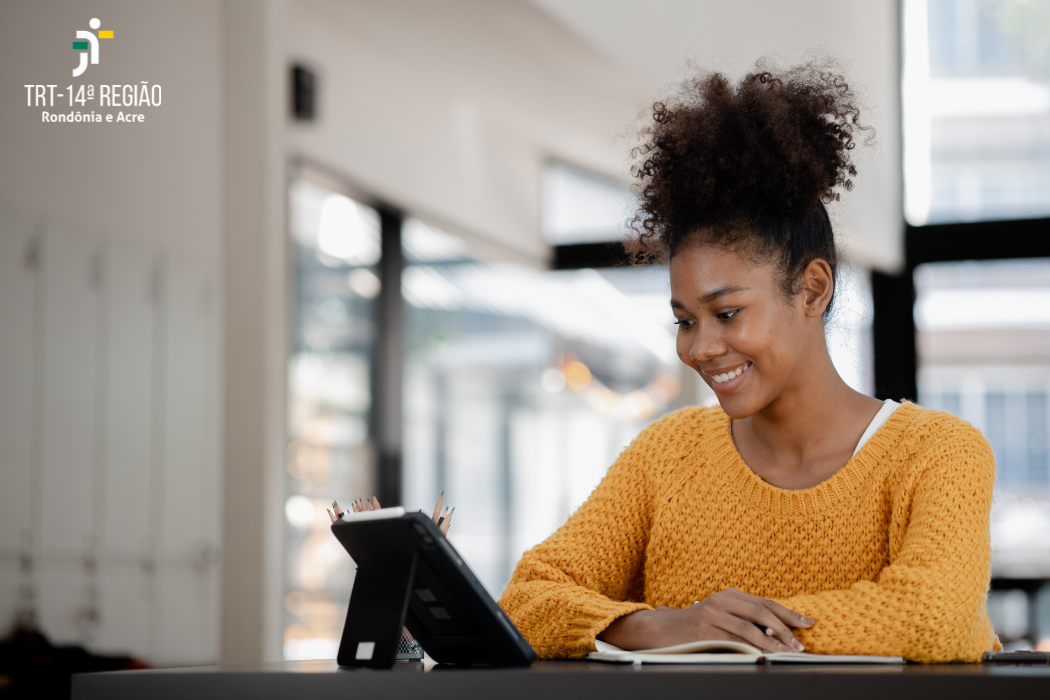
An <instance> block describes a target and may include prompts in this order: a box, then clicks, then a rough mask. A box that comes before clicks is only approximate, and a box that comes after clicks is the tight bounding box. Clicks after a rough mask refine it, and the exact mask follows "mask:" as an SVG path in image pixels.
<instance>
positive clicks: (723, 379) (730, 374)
mask: <svg viewBox="0 0 1050 700" xmlns="http://www.w3.org/2000/svg"><path fill="white" fill-rule="evenodd" d="M749 369H751V363H750V362H745V363H743V364H741V365H736V366H735V367H720V368H717V369H716V368H711V369H704V368H701V369H700V371H701V372H703V373H704V374H705V375H707V376H708V377H710V378H711V381H713V382H714V383H715V386H714V389H715V391H719V392H724V391H732V390H733V389H735V388H737V387H738V386H740V383H741V382H743V381H744V379H743V375H744V373H745V372H747V371H748V370H749Z"/></svg>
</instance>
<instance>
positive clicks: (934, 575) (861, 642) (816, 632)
mask: <svg viewBox="0 0 1050 700" xmlns="http://www.w3.org/2000/svg"><path fill="white" fill-rule="evenodd" d="M940 415H942V416H943V415H944V414H940ZM938 423H939V424H936V425H934V426H931V427H930V429H929V431H928V432H927V434H926V436H925V438H924V439H923V440H922V444H921V445H918V444H912V445H911V446H905V448H906V449H910V450H913V451H914V454H913V455H912V456H911V458H910V459H906V460H905V462H906V465H907V466H905V467H902V468H903V469H905V470H906V471H909V472H911V473H910V474H908V475H906V476H905V478H904V479H903V487H902V488H901V490H900V492H899V493H898V494H896V496H895V502H894V504H893V516H892V521H893V522H891V523H890V558H889V561H888V563H887V565H886V566H885V567H884V568H883V569H882V570H881V571H880V572H879V574H878V575H877V576H876V577H875V579H874V580H872V581H858V582H857V583H854V584H853V585H852V586H850V587H849V588H848V589H845V590H835V591H825V592H821V593H816V594H810V595H798V596H795V597H792V598H788V599H785V600H780V601H778V602H780V603H782V604H783V605H785V606H786V607H788V608H790V609H792V610H795V611H797V612H799V613H802V614H803V615H807V616H809V617H811V618H813V619H814V620H816V624H815V625H814V626H813V627H812V628H811V629H809V630H801V631H800V632H799V639H800V640H801V641H802V643H803V644H805V645H806V649H807V651H812V652H816V653H820V654H879V655H885V656H903V657H904V658H906V659H908V660H910V661H919V662H926V663H929V662H946V661H980V659H981V654H982V653H983V652H985V651H989V650H991V649H996V648H1000V647H999V643H998V639H997V638H996V637H995V634H994V633H992V632H991V631H990V630H991V626H990V625H989V623H988V617H987V612H986V608H985V598H986V595H987V592H988V581H989V576H990V572H991V549H990V538H989V531H988V519H989V512H990V509H991V500H992V486H993V485H994V482H995V460H994V457H993V456H992V451H991V448H990V447H989V446H988V443H987V442H986V441H985V439H984V438H983V437H982V436H981V434H980V433H979V432H978V431H977V430H975V429H974V428H972V427H971V426H970V425H969V424H966V423H963V422H962V421H958V420H957V419H949V418H947V417H945V418H942V419H941V420H940V421H938Z"/></svg>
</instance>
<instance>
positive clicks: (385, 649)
mask: <svg viewBox="0 0 1050 700" xmlns="http://www.w3.org/2000/svg"><path fill="white" fill-rule="evenodd" d="M416 556H417V555H416V553H415V552H414V551H411V550H410V551H400V552H399V551H393V552H381V553H369V554H367V555H363V556H362V557H361V559H360V561H358V562H357V576H356V577H355V578H354V588H353V591H351V593H350V607H349V608H348V609H347V611H346V623H345V624H344V625H343V637H342V640H341V641H340V642H339V654H338V656H337V657H336V659H337V661H338V662H339V665H340V666H367V667H370V668H390V667H391V666H393V665H394V661H395V660H396V656H397V651H398V644H399V643H400V641H401V628H402V627H403V626H404V624H405V612H406V610H407V608H408V596H409V594H410V593H411V592H412V590H411V589H412V579H413V578H414V577H415V572H416Z"/></svg>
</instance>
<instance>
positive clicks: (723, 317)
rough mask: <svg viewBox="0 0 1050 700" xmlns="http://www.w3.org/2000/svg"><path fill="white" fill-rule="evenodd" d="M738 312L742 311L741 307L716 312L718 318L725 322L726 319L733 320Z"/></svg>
mask: <svg viewBox="0 0 1050 700" xmlns="http://www.w3.org/2000/svg"><path fill="white" fill-rule="evenodd" d="M738 313H740V309H733V310H732V311H723V312H722V313H720V314H715V318H717V319H718V320H719V321H722V322H723V323H724V322H726V321H731V320H733V318H734V317H735V316H736V315H737V314H738Z"/></svg>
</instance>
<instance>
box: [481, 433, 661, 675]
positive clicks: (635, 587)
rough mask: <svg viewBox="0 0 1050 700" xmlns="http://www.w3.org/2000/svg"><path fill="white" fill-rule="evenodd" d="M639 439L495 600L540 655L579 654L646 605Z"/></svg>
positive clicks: (646, 521) (646, 515)
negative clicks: (620, 618) (614, 624)
mask: <svg viewBox="0 0 1050 700" xmlns="http://www.w3.org/2000/svg"><path fill="white" fill-rule="evenodd" d="M652 430H653V428H652V427H650V428H649V431H652ZM649 431H647V432H649ZM645 442H646V440H645V433H643V434H642V436H640V437H639V438H638V439H637V440H635V442H634V443H632V444H631V445H630V446H629V447H628V448H627V449H626V450H624V452H623V453H622V454H621V455H620V457H619V459H617V461H616V462H615V463H614V464H613V466H612V467H610V469H609V471H608V473H607V474H606V476H605V478H604V479H602V481H601V483H600V484H599V485H598V487H597V488H596V489H595V490H594V492H593V493H591V495H590V497H589V498H588V499H587V500H586V502H584V504H583V505H582V506H580V508H579V509H578V510H577V511H576V512H575V513H574V514H573V515H572V516H571V517H570V518H569V520H568V521H567V522H566V523H565V524H564V525H563V526H562V527H561V528H559V529H558V530H557V532H555V533H554V534H553V535H551V536H550V537H549V538H548V539H547V540H545V541H544V542H542V543H541V544H539V545H537V546H536V547H534V548H533V549H531V550H529V551H528V552H526V553H525V555H524V556H523V557H522V559H521V561H520V562H519V563H518V566H517V568H516V569H515V571H514V576H513V577H512V578H511V581H510V583H509V584H507V588H506V590H505V591H504V592H503V595H502V597H501V598H500V605H501V606H503V609H504V610H505V611H506V612H507V615H509V616H510V618H511V619H512V620H513V621H514V623H515V624H516V625H517V626H518V628H519V629H520V630H521V631H522V634H524V635H525V638H526V639H527V640H528V641H529V643H530V644H531V645H532V647H533V649H535V650H536V653H537V655H539V656H540V658H579V657H582V656H585V655H586V654H587V652H589V651H594V638H595V636H596V635H598V634H599V633H600V632H601V631H602V630H604V629H605V628H606V627H608V626H609V624H610V623H611V622H612V621H613V620H615V619H617V618H619V617H622V616H623V615H626V614H628V613H631V612H634V611H635V610H641V609H651V607H650V606H648V605H646V604H644V603H642V602H641V600H642V598H643V587H644V576H643V567H644V561H645V547H646V543H647V541H648V538H649V527H650V523H651V517H650V512H649V509H648V505H647V503H648V499H647V498H646V491H647V488H646V477H645V473H644V467H645V459H644V453H645V450H646V448H645V445H644V443H645Z"/></svg>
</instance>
